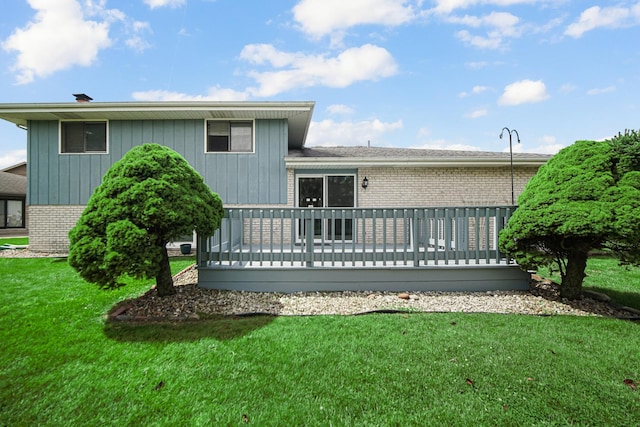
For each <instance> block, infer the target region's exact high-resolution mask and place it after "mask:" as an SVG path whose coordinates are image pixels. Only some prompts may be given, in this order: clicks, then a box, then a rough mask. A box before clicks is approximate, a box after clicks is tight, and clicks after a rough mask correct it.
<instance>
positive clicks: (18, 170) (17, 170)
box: [0, 162, 27, 175]
mask: <svg viewBox="0 0 640 427" xmlns="http://www.w3.org/2000/svg"><path fill="white" fill-rule="evenodd" d="M0 172H9V173H13V174H16V175H26V174H27V162H20V163H18V164H16V165H13V166H9V167H7V168H4V169H0Z"/></svg>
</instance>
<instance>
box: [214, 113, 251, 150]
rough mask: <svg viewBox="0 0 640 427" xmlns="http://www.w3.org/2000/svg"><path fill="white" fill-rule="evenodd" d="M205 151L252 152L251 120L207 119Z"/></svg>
mask: <svg viewBox="0 0 640 427" xmlns="http://www.w3.org/2000/svg"><path fill="white" fill-rule="evenodd" d="M205 148H206V151H207V153H251V152H253V122H252V121H233V120H207V141H206V147H205Z"/></svg>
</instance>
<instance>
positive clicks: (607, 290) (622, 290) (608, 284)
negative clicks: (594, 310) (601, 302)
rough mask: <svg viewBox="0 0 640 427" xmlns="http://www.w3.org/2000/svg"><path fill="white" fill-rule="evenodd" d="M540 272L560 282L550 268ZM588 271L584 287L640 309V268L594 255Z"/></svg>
mask: <svg viewBox="0 0 640 427" xmlns="http://www.w3.org/2000/svg"><path fill="white" fill-rule="evenodd" d="M538 273H539V274H540V275H542V276H544V277H547V278H549V279H551V280H553V281H554V282H556V283H560V276H559V274H558V273H557V272H554V273H553V274H552V273H551V272H549V269H540V271H539V272H538ZM586 273H587V277H586V278H585V279H584V283H583V287H584V289H587V290H592V291H596V292H602V293H604V294H607V295H609V296H610V297H611V299H612V300H613V301H614V302H616V303H618V304H620V305H626V306H629V307H633V308H637V309H638V310H640V268H637V267H628V268H627V267H623V266H620V265H619V263H618V261H617V260H616V259H614V258H609V257H592V258H590V259H589V262H588V263H587V271H586Z"/></svg>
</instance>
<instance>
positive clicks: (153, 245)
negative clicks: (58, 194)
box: [69, 144, 224, 296]
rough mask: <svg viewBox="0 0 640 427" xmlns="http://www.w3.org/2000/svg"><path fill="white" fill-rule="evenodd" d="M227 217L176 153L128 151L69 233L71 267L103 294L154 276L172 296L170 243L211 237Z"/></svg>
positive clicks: (146, 148)
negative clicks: (126, 282)
mask: <svg viewBox="0 0 640 427" xmlns="http://www.w3.org/2000/svg"><path fill="white" fill-rule="evenodd" d="M223 215H224V211H223V208H222V201H221V200H220V197H219V196H218V195H217V194H215V193H213V192H212V191H211V190H210V189H209V187H207V185H206V184H205V183H204V180H203V179H202V177H201V176H200V175H199V174H198V173H197V172H196V171H195V170H194V169H193V168H192V167H191V166H190V165H189V163H188V162H187V161H186V160H185V159H184V158H183V157H182V156H181V155H180V154H178V153H176V152H175V151H173V150H171V149H169V148H167V147H163V146H161V145H158V144H143V145H140V146H137V147H135V148H133V149H131V150H130V151H129V152H128V153H127V154H125V155H124V157H123V158H122V159H121V160H119V161H118V162H116V163H114V164H113V165H112V166H111V168H110V169H109V170H108V171H107V173H106V174H105V176H104V177H103V180H102V184H100V185H99V186H98V187H97V188H96V190H95V191H94V193H93V195H92V196H91V198H90V199H89V203H88V204H87V207H86V209H85V210H84V212H83V213H82V216H81V217H80V219H79V220H78V222H77V224H76V225H75V227H73V229H71V231H70V232H69V240H70V246H69V263H70V264H71V266H72V267H73V268H75V269H76V270H77V271H78V272H79V273H80V275H81V276H82V277H83V278H84V279H85V280H87V281H89V282H93V283H95V284H97V285H98V286H99V287H100V288H103V289H113V288H117V287H119V286H121V284H122V281H121V280H122V278H123V277H125V276H130V277H136V278H155V280H156V289H157V291H158V295H160V296H167V295H171V294H174V293H175V289H174V287H173V278H172V276H171V270H170V266H169V257H168V254H167V248H166V245H167V243H169V242H170V241H172V240H175V239H177V238H178V237H180V236H184V235H188V234H191V233H193V231H194V230H195V231H196V232H197V233H198V234H199V235H201V236H210V235H212V234H213V233H214V232H215V230H217V229H218V228H219V227H220V222H221V220H222V217H223Z"/></svg>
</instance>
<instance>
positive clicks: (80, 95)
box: [73, 93, 93, 102]
mask: <svg viewBox="0 0 640 427" xmlns="http://www.w3.org/2000/svg"><path fill="white" fill-rule="evenodd" d="M73 96H75V97H76V102H91V101H93V98H92V97H90V96H89V95H87V94H84V93H74V94H73Z"/></svg>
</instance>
